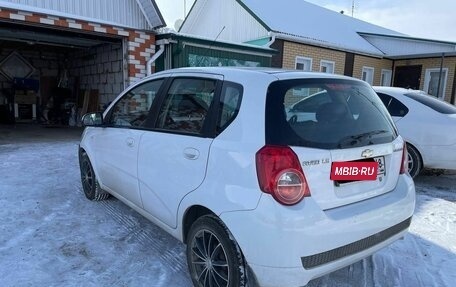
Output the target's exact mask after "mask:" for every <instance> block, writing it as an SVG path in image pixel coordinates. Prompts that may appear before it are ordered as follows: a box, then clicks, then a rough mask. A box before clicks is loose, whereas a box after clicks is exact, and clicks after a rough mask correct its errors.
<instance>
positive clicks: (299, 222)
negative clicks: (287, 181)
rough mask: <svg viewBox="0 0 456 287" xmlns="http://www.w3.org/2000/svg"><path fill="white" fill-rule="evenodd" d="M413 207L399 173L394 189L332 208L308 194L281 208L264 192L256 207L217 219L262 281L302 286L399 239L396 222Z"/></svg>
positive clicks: (408, 185)
mask: <svg viewBox="0 0 456 287" xmlns="http://www.w3.org/2000/svg"><path fill="white" fill-rule="evenodd" d="M414 207H415V188H414V184H413V181H412V179H411V178H410V176H408V175H401V176H400V177H399V181H398V184H397V186H396V188H395V189H394V190H393V191H391V192H389V193H387V194H384V195H381V196H378V197H375V198H371V199H368V200H365V201H362V202H358V203H354V204H350V205H347V206H343V207H339V208H335V209H331V210H326V211H322V210H321V209H320V208H319V207H318V206H317V204H316V203H315V202H314V201H313V200H312V198H311V197H310V198H306V199H304V200H303V201H302V202H301V203H300V204H298V205H296V206H291V207H285V206H282V205H280V204H278V203H277V202H275V201H274V200H273V199H272V197H271V196H269V195H267V194H264V195H262V197H261V200H260V202H259V205H258V207H257V208H256V209H255V210H252V211H238V212H229V213H224V214H222V215H221V219H222V220H223V221H224V222H225V224H226V225H227V226H228V228H229V229H230V230H231V232H232V234H233V236H234V237H235V238H236V240H237V242H238V243H239V245H240V247H241V249H242V251H243V253H244V256H245V259H246V261H247V263H248V264H249V266H250V268H251V269H252V271H253V272H254V274H255V275H256V277H257V281H258V283H259V285H260V286H276V287H279V286H302V285H305V284H307V282H308V281H310V280H312V279H313V278H316V277H320V276H322V275H324V274H327V273H330V272H332V271H335V270H337V269H340V268H342V267H345V266H347V265H350V264H352V263H354V262H356V261H359V260H361V259H362V258H365V257H367V256H369V255H371V254H372V253H374V252H375V251H377V250H379V249H381V248H383V247H385V246H387V245H389V244H390V243H392V242H394V241H395V240H397V239H399V238H401V237H402V236H403V235H404V234H405V233H406V232H407V224H403V225H399V224H401V223H402V222H404V221H406V220H407V219H409V218H410V217H411V216H412V214H413V211H414ZM394 226H397V228H396V229H394V230H392V229H391V228H392V227H394ZM387 230H390V232H387ZM381 232H384V233H381ZM385 232H387V233H385ZM361 240H363V241H361ZM344 252H345V253H344ZM347 254H349V255H347ZM304 266H306V268H305V267H304Z"/></svg>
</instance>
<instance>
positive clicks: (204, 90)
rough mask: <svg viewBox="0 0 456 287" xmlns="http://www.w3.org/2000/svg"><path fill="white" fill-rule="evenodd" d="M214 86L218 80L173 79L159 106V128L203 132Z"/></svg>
mask: <svg viewBox="0 0 456 287" xmlns="http://www.w3.org/2000/svg"><path fill="white" fill-rule="evenodd" d="M215 87H216V81H215V80H212V79H198V78H176V79H174V80H173V82H172V84H171V86H170V88H169V90H168V93H167V94H166V96H165V99H164V102H163V104H162V106H161V107H160V112H159V116H158V122H157V125H156V126H157V128H158V129H161V130H166V131H173V132H178V133H185V134H194V135H201V134H202V131H203V127H204V124H205V122H206V121H205V119H206V116H207V115H208V114H209V108H210V106H211V105H212V102H213V100H214V94H215Z"/></svg>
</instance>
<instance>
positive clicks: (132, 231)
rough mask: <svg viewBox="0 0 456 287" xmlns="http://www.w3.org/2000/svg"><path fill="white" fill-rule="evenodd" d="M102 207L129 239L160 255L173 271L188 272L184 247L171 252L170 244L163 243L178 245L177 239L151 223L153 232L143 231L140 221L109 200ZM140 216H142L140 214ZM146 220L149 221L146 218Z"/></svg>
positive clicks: (150, 226)
mask: <svg viewBox="0 0 456 287" xmlns="http://www.w3.org/2000/svg"><path fill="white" fill-rule="evenodd" d="M119 203H121V202H119ZM121 204H123V203H121ZM100 205H101V206H103V208H104V209H105V210H106V212H107V213H108V215H109V216H110V217H111V218H113V219H114V220H115V221H116V222H117V223H118V224H119V225H120V226H121V227H122V228H124V229H125V230H126V231H127V232H128V233H129V235H128V238H129V239H133V240H135V241H137V242H138V243H140V244H141V245H143V246H147V247H148V248H150V249H151V250H152V253H153V254H156V255H158V257H159V258H160V259H161V260H160V262H161V263H162V264H164V265H165V266H166V267H168V268H169V269H170V270H171V271H173V272H187V267H186V264H185V260H184V258H183V257H182V256H181V254H180V253H181V251H182V250H183V247H180V246H178V247H177V251H170V250H169V249H168V248H169V246H168V245H169V244H168V242H164V241H163V240H175V241H176V243H177V240H176V239H174V238H173V237H171V236H170V235H168V234H167V233H166V232H165V231H162V230H161V229H160V228H159V227H158V226H155V225H154V224H153V223H151V222H149V221H147V223H148V225H149V226H148V228H152V230H151V229H142V227H141V224H140V222H138V220H136V219H134V218H133V217H132V216H131V215H127V214H125V213H124V212H125V211H124V210H119V209H118V208H116V207H115V206H113V202H110V201H109V200H107V201H101V202H100ZM133 212H136V211H133ZM138 216H141V215H139V214H138ZM144 220H147V219H145V218H144ZM127 240H128V239H127ZM164 250H165V251H164Z"/></svg>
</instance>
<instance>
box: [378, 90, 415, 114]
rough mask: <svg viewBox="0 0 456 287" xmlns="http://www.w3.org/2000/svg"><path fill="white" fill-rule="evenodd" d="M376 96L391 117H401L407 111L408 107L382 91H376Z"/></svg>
mask: <svg viewBox="0 0 456 287" xmlns="http://www.w3.org/2000/svg"><path fill="white" fill-rule="evenodd" d="M378 96H379V97H380V99H381V100H382V102H383V104H384V105H385V106H386V109H387V110H388V112H389V114H390V115H391V116H392V117H403V116H405V115H406V114H407V113H408V111H409V109H408V108H407V107H406V106H405V105H404V104H403V103H401V102H400V101H398V100H396V99H395V98H393V97H391V96H388V95H385V94H382V93H378Z"/></svg>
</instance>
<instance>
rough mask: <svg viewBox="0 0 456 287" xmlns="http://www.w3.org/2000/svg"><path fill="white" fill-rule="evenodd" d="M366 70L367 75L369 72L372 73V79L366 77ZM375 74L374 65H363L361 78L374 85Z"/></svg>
mask: <svg viewBox="0 0 456 287" xmlns="http://www.w3.org/2000/svg"><path fill="white" fill-rule="evenodd" d="M364 72H366V75H367V74H368V72H371V73H372V75H371V77H369V78H370V79H368V78H366V79H364ZM374 76H375V68H374V67H368V66H363V68H362V69H361V80H363V81H364V82H366V83H368V84H369V85H371V86H372V85H374ZM369 80H370V81H369Z"/></svg>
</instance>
